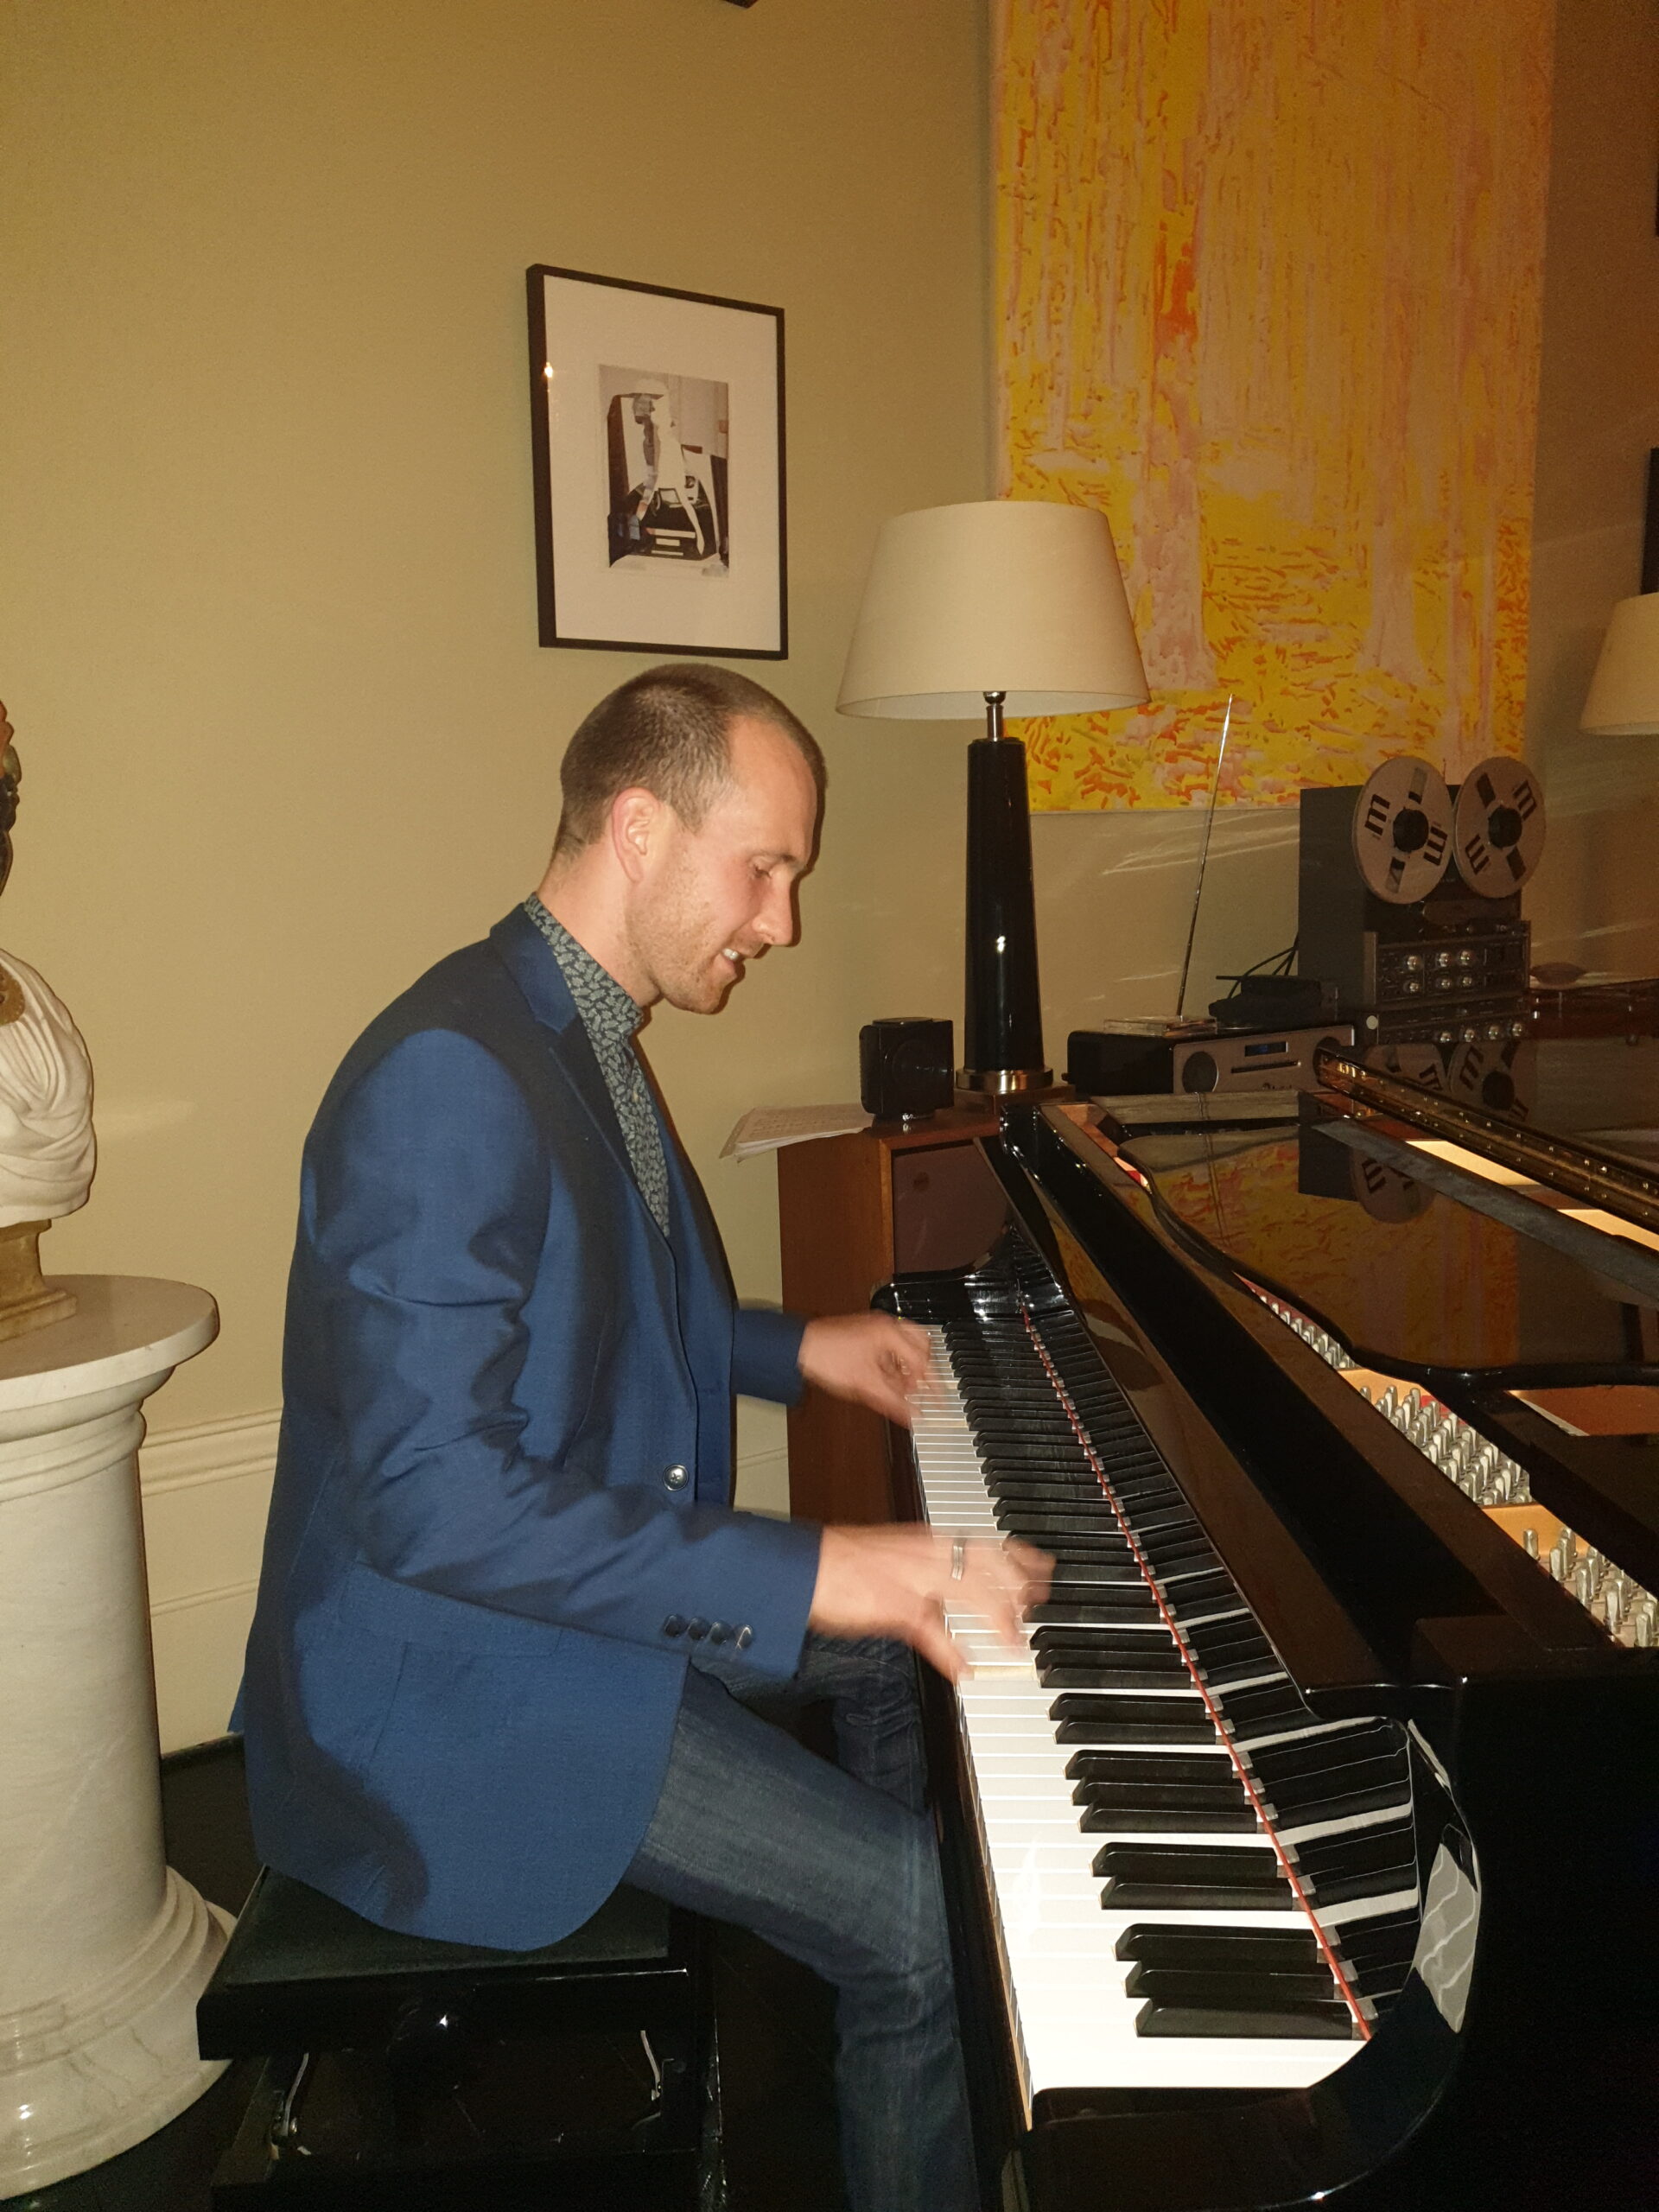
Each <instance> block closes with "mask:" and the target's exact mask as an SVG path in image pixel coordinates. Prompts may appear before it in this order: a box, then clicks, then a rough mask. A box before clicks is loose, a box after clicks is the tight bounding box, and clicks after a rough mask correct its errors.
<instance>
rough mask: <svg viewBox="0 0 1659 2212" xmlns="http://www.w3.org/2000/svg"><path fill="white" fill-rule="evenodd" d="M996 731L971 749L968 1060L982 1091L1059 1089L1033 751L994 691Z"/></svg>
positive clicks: (964, 1085)
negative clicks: (1042, 938)
mask: <svg viewBox="0 0 1659 2212" xmlns="http://www.w3.org/2000/svg"><path fill="white" fill-rule="evenodd" d="M985 706H986V715H987V726H988V732H989V734H988V735H987V736H985V737H978V738H976V739H975V740H974V741H973V743H972V744H971V745H970V746H969V748H968V900H967V922H966V931H965V938H964V955H965V962H964V965H965V976H964V982H965V986H966V988H965V993H964V1001H965V1004H964V1020H963V1063H964V1065H963V1066H962V1067H961V1068H960V1069H959V1070H958V1071H957V1090H962V1091H967V1092H969V1093H971V1094H973V1095H976V1096H985V1095H986V1094H990V1095H992V1096H1008V1095H1010V1094H1012V1093H1014V1092H1030V1091H1033V1090H1052V1088H1053V1084H1054V1075H1053V1071H1052V1069H1051V1068H1049V1067H1048V1066H1046V1065H1045V1063H1044V1056H1043V1008H1042V994H1041V990H1040V988H1039V982H1038V976H1037V912H1036V900H1035V897H1034V894H1033V888H1032V874H1031V809H1030V801H1029V798H1028V795H1027V787H1026V748H1025V747H1024V746H1023V745H1022V744H1021V743H1020V741H1019V739H1018V738H1016V737H1006V736H1004V735H1003V733H1002V694H1001V692H1000V691H988V692H987V693H986V695H985Z"/></svg>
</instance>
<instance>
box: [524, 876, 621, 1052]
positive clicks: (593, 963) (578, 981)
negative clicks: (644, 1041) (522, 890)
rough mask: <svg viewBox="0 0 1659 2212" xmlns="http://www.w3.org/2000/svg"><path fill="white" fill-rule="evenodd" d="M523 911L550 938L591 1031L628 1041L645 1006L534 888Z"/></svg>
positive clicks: (616, 1041) (609, 1039) (615, 1040)
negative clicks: (637, 1000) (641, 1004)
mask: <svg viewBox="0 0 1659 2212" xmlns="http://www.w3.org/2000/svg"><path fill="white" fill-rule="evenodd" d="M524 912H525V913H526V914H527V915H528V916H529V917H530V918H531V921H532V922H534V923H535V925H536V926H537V929H538V930H539V931H541V933H542V935H543V938H545V939H546V940H547V944H548V949H549V950H550V952H551V953H552V955H553V957H554V958H555V959H556V961H557V962H558V963H559V967H560V969H561V971H562V972H563V976H564V980H565V982H567V983H568V984H569V987H570V995H571V997H572V998H573V999H574V1000H575V1002H576V1011H577V1013H578V1014H581V1016H582V1021H583V1023H584V1025H585V1026H586V1027H587V1029H588V1033H589V1034H590V1035H592V1036H594V1037H599V1038H602V1039H605V1040H606V1041H607V1043H613V1044H626V1041H627V1039H629V1038H630V1037H632V1034H633V1033H634V1031H635V1030H636V1029H637V1028H638V1027H639V1024H640V1021H641V1020H643V1018H644V1014H643V1009H642V1008H641V1007H639V1005H638V1004H637V1003H636V1002H635V1001H634V1000H633V999H632V997H631V996H630V995H629V994H628V993H627V992H626V991H625V990H624V989H623V988H622V986H621V984H620V983H619V982H617V980H616V978H615V976H613V975H612V974H611V972H610V971H609V969H606V968H601V965H600V963H598V961H597V960H595V959H594V956H593V954H592V953H591V952H589V951H588V948H587V946H586V945H585V944H578V942H577V941H576V939H575V938H573V937H572V936H571V934H570V932H569V930H568V929H566V927H565V926H564V924H563V922H562V921H560V920H559V919H558V918H557V917H556V915H553V914H550V913H549V912H548V910H547V908H546V907H545V906H543V904H542V902H541V900H540V899H538V898H537V895H536V893H534V892H533V891H532V892H531V894H530V896H529V898H528V899H525V901H524Z"/></svg>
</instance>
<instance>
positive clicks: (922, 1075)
mask: <svg viewBox="0 0 1659 2212" xmlns="http://www.w3.org/2000/svg"><path fill="white" fill-rule="evenodd" d="M955 1045H956V1033H955V1030H954V1029H953V1027H952V1026H951V1024H950V1022H948V1021H925V1020H918V1019H912V1018H906V1017H899V1016H896V1015H895V1016H893V1017H892V1018H890V1019H888V1020H882V1021H867V1022H866V1023H865V1025H864V1027H862V1028H861V1030H860V1031H859V1033H858V1075H859V1096H860V1098H861V1101H862V1103H863V1107H864V1111H865V1112H866V1113H867V1114H874V1116H875V1118H876V1120H877V1121H878V1122H914V1121H919V1120H920V1119H921V1118H922V1117H923V1116H925V1115H928V1114H933V1113H937V1112H938V1109H939V1108H940V1107H941V1106H948V1105H950V1103H951V1100H952V1098H953V1097H954V1096H955V1093H956V1074H955Z"/></svg>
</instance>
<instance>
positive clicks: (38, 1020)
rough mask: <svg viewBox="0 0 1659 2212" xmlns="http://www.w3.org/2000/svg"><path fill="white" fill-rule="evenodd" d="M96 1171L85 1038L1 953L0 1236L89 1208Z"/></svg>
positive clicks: (24, 969) (34, 980)
mask: <svg viewBox="0 0 1659 2212" xmlns="http://www.w3.org/2000/svg"><path fill="white" fill-rule="evenodd" d="M97 1164H98V1145H97V1141H96V1139H95V1138H94V1137H93V1135H92V1062H91V1060H90V1059H89V1058H87V1056H86V1046H85V1045H84V1044H83V1043H82V1041H81V1035H80V1032H79V1030H78V1029H77V1028H76V1027H75V1025H74V1023H73V1020H71V1018H70V1014H69V1009H68V1007H67V1006H65V1004H64V1002H63V1001H62V1000H61V999H60V997H59V996H58V995H57V993H56V992H55V991H54V989H53V988H52V987H51V985H50V984H49V983H48V982H46V981H45V980H44V978H43V977H41V976H37V975H36V974H35V970H34V969H32V968H30V967H29V966H28V965H27V964H26V963H24V962H23V961H21V960H19V959H18V958H17V957H16V955H15V954H13V953H10V952H0V1230H6V1229H10V1228H13V1227H15V1226H16V1224H17V1223H19V1222H22V1221H55V1220H56V1219H57V1218H58V1217H59V1215H60V1214H66V1213H73V1212H74V1211H75V1209H76V1208H77V1207H78V1206H84V1205H86V1194H87V1192H88V1191H89V1190H90V1189H91V1188H92V1170H93V1169H94V1167H95V1166H97Z"/></svg>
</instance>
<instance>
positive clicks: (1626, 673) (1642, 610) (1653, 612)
mask: <svg viewBox="0 0 1659 2212" xmlns="http://www.w3.org/2000/svg"><path fill="white" fill-rule="evenodd" d="M1580 728H1584V729H1586V730H1589V731H1592V732H1593V733H1594V734H1597V735H1599V736H1604V737H1648V736H1654V735H1659V591H1649V592H1643V593H1641V594H1639V595H1638V596H1637V597H1636V598H1635V599H1621V600H1620V601H1619V602H1618V606H1617V607H1615V608H1614V609H1613V619H1612V620H1611V622H1610V623H1609V624H1608V625H1607V635H1606V636H1605V638H1604V639H1603V640H1602V645H1601V658H1600V659H1599V661H1598V662H1597V663H1596V672H1595V674H1594V675H1593V676H1592V677H1591V679H1590V696H1589V697H1588V698H1587V699H1586V701H1585V702H1584V715H1583V718H1582V721H1581V722H1580Z"/></svg>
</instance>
